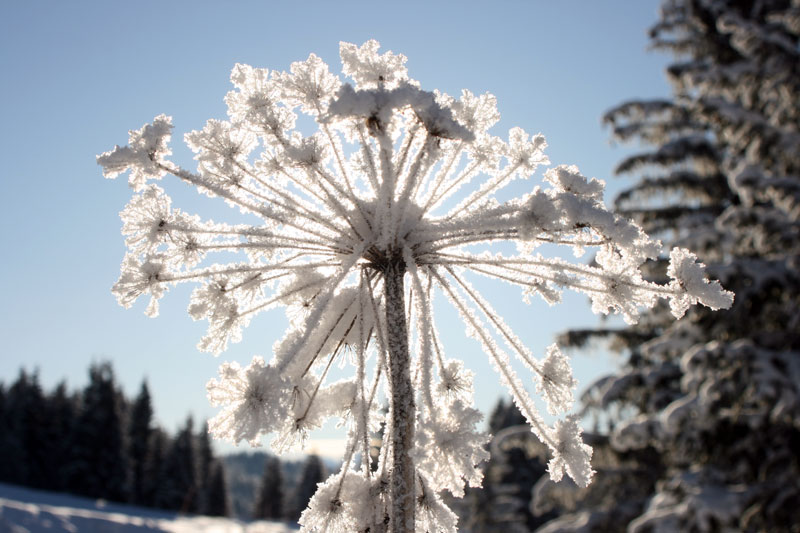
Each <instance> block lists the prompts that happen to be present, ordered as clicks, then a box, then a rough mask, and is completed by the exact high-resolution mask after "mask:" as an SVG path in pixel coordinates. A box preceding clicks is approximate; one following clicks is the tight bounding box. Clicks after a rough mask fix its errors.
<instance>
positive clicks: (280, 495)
mask: <svg viewBox="0 0 800 533" xmlns="http://www.w3.org/2000/svg"><path fill="white" fill-rule="evenodd" d="M319 481H322V479H321V478H320V480H319ZM285 490H286V486H285V484H284V479H283V470H282V468H281V461H280V459H278V458H277V457H268V458H267V461H266V463H265V465H264V474H263V475H262V476H261V485H260V487H259V489H258V497H257V498H256V504H255V508H254V509H253V518H255V519H259V520H282V519H283V518H284V517H285V516H286V510H285V508H284V506H285V502H284V497H285V494H284V491H285ZM309 499H310V498H309ZM303 508H305V507H303ZM301 511H302V509H301ZM297 518H300V513H298V514H297Z"/></svg>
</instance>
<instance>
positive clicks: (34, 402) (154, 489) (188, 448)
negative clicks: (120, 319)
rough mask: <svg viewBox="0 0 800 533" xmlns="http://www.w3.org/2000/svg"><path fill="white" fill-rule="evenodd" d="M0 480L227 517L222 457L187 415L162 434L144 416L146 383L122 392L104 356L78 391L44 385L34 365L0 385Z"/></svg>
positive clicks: (148, 411)
mask: <svg viewBox="0 0 800 533" xmlns="http://www.w3.org/2000/svg"><path fill="white" fill-rule="evenodd" d="M0 455H2V457H3V461H0V482H5V483H12V484H17V485H23V486H28V487H32V488H36V489H42V490H51V491H59V492H69V493H72V494H76V495H81V496H86V497H89V498H97V499H105V500H110V501H115V502H123V503H130V504H134V505H139V506H145V507H154V508H160V509H168V510H174V511H178V512H182V513H197V514H207V515H212V516H227V515H228V514H229V512H230V511H229V510H230V503H229V499H228V490H227V487H226V481H225V471H224V466H223V463H222V461H221V460H220V459H218V458H217V457H215V456H214V453H213V450H212V448H211V443H210V440H209V436H208V432H207V431H206V428H205V425H204V424H201V425H200V427H199V428H197V430H195V427H194V423H193V420H192V418H191V417H189V418H187V420H186V422H185V424H184V425H183V426H182V427H181V428H180V429H179V430H178V431H177V432H176V433H175V434H174V435H170V434H169V433H168V432H167V431H165V430H164V429H163V428H161V427H159V426H158V425H157V424H156V423H155V422H154V419H153V407H152V402H151V396H150V391H149V389H148V387H147V383H146V382H143V383H142V385H141V388H140V390H139V393H138V394H137V396H136V397H135V398H133V399H132V400H130V399H128V398H126V397H125V395H124V394H123V393H122V391H121V390H120V388H119V386H118V384H117V382H116V380H115V377H114V371H113V369H112V366H111V364H110V363H107V362H102V363H96V364H93V365H92V366H91V367H90V368H89V381H88V384H87V385H86V387H85V388H83V390H79V391H70V390H68V388H67V386H66V384H65V383H64V382H61V383H60V384H58V385H57V386H55V387H54V388H53V389H52V390H51V391H44V390H43V388H42V386H41V384H40V383H39V376H38V373H37V372H32V373H31V372H27V371H26V370H24V369H23V370H20V373H19V376H18V377H17V379H16V380H15V381H14V382H13V383H11V384H10V385H8V386H6V385H5V384H0Z"/></svg>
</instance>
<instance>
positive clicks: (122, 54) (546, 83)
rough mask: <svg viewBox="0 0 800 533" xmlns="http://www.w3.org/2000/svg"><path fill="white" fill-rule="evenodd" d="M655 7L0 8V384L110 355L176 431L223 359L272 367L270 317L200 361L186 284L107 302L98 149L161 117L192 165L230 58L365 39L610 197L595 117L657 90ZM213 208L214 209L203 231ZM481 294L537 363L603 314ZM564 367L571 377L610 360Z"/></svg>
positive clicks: (145, 2)
mask: <svg viewBox="0 0 800 533" xmlns="http://www.w3.org/2000/svg"><path fill="white" fill-rule="evenodd" d="M657 9H658V2H656V1H655V0H619V1H616V2H595V1H590V0H585V1H572V0H564V1H559V2H545V1H533V0H530V1H521V0H520V1H496V2H493V3H491V4H490V3H489V2H488V1H486V0H483V1H467V0H462V1H459V2H435V1H431V0H427V1H408V0H406V1H403V2H400V1H397V2H392V3H389V2H380V1H377V0H372V1H369V2H348V1H339V2H334V1H306V2H270V1H266V0H264V1H260V2H256V1H251V2H235V1H231V2H201V1H192V2H188V1H187V2H177V1H176V2H164V1H150V0H140V1H137V2H125V3H122V2H108V1H102V2H90V1H82V2H64V1H49V2H47V1H36V2H3V3H2V5H0V72H2V75H1V76H0V106H2V113H1V114H0V117H1V118H2V120H3V124H2V126H0V158H1V159H0V160H1V161H2V165H0V178H1V179H2V192H0V238H1V239H2V241H1V242H2V259H0V290H1V292H0V294H2V297H0V339H1V340H2V348H1V349H0V350H1V351H0V381H2V382H4V383H6V384H8V383H9V382H11V381H13V380H14V379H15V378H16V376H17V373H18V371H19V369H20V367H25V368H27V369H34V368H38V369H39V373H40V377H41V381H42V383H43V385H44V386H45V387H47V388H50V387H52V386H53V385H54V384H55V383H56V382H58V381H60V380H61V379H66V380H67V382H68V384H69V386H70V387H73V388H74V387H82V386H84V385H85V383H86V375H87V369H88V366H89V364H90V363H91V362H92V361H100V360H110V361H111V362H112V363H113V365H114V368H115V370H116V372H117V377H118V379H119V381H120V383H121V385H122V387H123V389H124V390H125V392H126V393H127V394H128V395H129V396H133V395H134V394H135V393H136V392H137V391H138V388H139V385H140V384H141V382H142V380H143V379H147V381H148V383H149V385H150V388H151V392H152V395H153V397H154V403H155V410H156V413H157V416H158V419H159V421H160V422H161V423H162V424H163V425H165V426H166V427H167V428H168V429H169V430H174V429H175V428H176V427H177V426H178V425H179V424H181V423H182V421H183V420H184V418H185V416H186V415H187V414H188V413H190V412H191V413H193V414H194V415H195V418H196V419H202V418H206V417H210V416H212V415H213V414H214V410H213V409H212V408H211V407H210V406H209V405H208V404H207V401H206V398H205V386H204V385H205V383H206V381H207V380H208V379H210V378H211V377H215V376H216V371H217V367H218V365H219V364H220V363H221V362H222V361H223V360H237V361H240V362H241V363H243V364H246V363H247V362H249V360H250V359H251V357H252V355H254V354H261V355H264V356H265V357H266V358H267V359H269V357H270V351H271V346H272V344H273V342H274V341H275V340H276V339H278V338H280V337H281V334H282V331H283V329H284V327H285V324H286V322H285V319H284V317H283V314H282V312H281V311H280V310H277V311H275V312H272V313H265V314H262V315H260V316H259V318H258V319H256V320H254V321H253V323H252V324H251V325H250V327H249V328H248V329H247V330H246V331H245V334H244V337H245V339H244V341H243V342H242V343H240V344H236V345H233V346H232V347H230V348H229V349H228V351H227V352H225V353H224V354H223V355H222V356H221V357H220V358H214V357H213V356H211V355H209V354H206V353H199V352H197V350H196V349H195V344H196V342H197V341H198V340H199V338H200V337H201V336H202V334H203V332H204V331H205V323H204V322H203V323H199V322H192V320H191V319H190V318H189V316H188V314H187V313H186V307H187V305H188V295H189V292H190V288H189V287H185V288H179V289H178V290H171V291H170V293H168V294H167V296H166V297H165V298H164V299H163V300H162V302H161V316H160V317H159V318H157V319H155V320H153V319H148V318H147V317H145V316H144V314H143V310H144V305H137V306H135V307H134V308H133V309H131V310H125V309H123V308H122V307H120V306H119V305H117V303H116V301H115V299H114V297H113V296H112V294H111V292H110V287H111V285H112V284H113V283H114V282H115V281H116V278H117V276H118V274H119V264H120V262H121V260H122V257H123V254H124V244H123V239H122V237H121V235H120V227H121V223H120V220H119V218H118V212H119V211H120V210H121V209H122V208H123V207H124V206H125V204H126V203H127V201H128V199H129V198H130V194H131V191H130V190H129V189H128V188H127V185H126V180H125V179H120V180H117V181H108V180H104V179H103V178H102V176H101V172H100V168H99V167H98V166H97V165H96V163H95V155H96V154H99V153H102V152H104V151H106V150H109V149H111V148H113V146H114V144H125V143H126V142H127V130H129V129H133V128H137V129H138V128H139V127H141V125H142V124H144V123H145V122H149V121H151V120H152V119H153V117H154V116H156V115H158V114H160V113H166V114H168V115H171V116H172V117H173V121H174V124H175V135H174V136H173V142H172V147H173V152H174V153H175V159H176V160H177V161H178V162H180V163H182V164H183V165H184V166H189V167H192V166H193V165H192V161H191V156H190V154H189V152H188V150H187V149H186V148H185V147H183V146H182V144H181V138H182V135H183V133H185V132H187V131H190V130H193V129H200V128H202V127H203V125H204V124H205V121H206V120H207V119H209V118H225V105H224V103H223V97H224V95H225V93H226V92H227V91H228V90H230V89H231V86H230V83H229V80H228V78H229V73H230V69H231V67H232V66H233V65H234V63H236V62H241V63H249V64H251V65H254V66H258V67H268V68H271V69H278V70H286V69H288V67H289V65H290V63H291V62H292V61H297V60H302V59H305V58H306V57H307V56H308V54H309V53H311V52H314V53H316V54H317V55H319V56H320V57H322V58H323V60H325V61H326V62H327V63H328V64H329V65H330V66H331V70H332V71H334V72H337V73H338V72H339V71H340V64H339V59H338V43H339V41H349V42H353V43H356V44H359V45H360V44H361V43H363V42H364V41H366V40H367V39H370V38H374V39H377V40H378V41H380V42H381V44H382V47H383V49H384V50H389V49H390V50H393V51H394V52H399V53H403V54H405V55H406V56H407V57H408V58H409V59H408V63H407V66H408V69H409V75H410V76H411V77H412V78H414V79H416V80H419V81H420V82H421V84H422V88H423V89H426V90H433V89H439V90H442V91H444V92H447V93H450V94H452V95H458V94H460V90H461V89H462V88H467V89H470V90H471V91H472V92H473V93H476V94H477V93H484V92H491V93H493V94H494V95H495V96H496V97H497V100H498V105H499V110H500V113H501V115H502V119H501V121H500V123H499V124H498V125H497V126H495V128H494V132H495V134H497V135H500V136H503V137H505V136H506V134H507V131H508V129H509V128H511V127H513V126H521V127H523V128H524V129H525V130H526V131H529V132H531V133H535V132H539V131H540V132H542V133H544V135H545V136H546V137H547V141H548V143H549V148H548V150H547V153H548V154H549V157H550V159H551V161H552V162H553V163H554V164H561V163H569V164H577V165H578V166H579V167H580V169H581V170H582V171H583V173H584V174H586V175H588V176H596V177H598V178H601V179H606V180H607V182H609V188H611V189H612V190H614V189H618V187H619V184H617V183H614V181H616V180H615V178H613V177H612V169H613V168H614V166H615V164H616V163H617V162H618V161H619V160H620V158H621V157H622V156H623V155H624V154H625V153H626V151H625V150H623V149H621V148H615V147H612V146H610V144H609V141H608V132H607V131H606V130H604V129H603V128H602V127H601V125H600V117H601V115H602V113H603V112H604V111H605V110H606V109H608V108H609V107H611V106H614V105H616V104H618V103H620V102H621V101H623V100H626V99H629V98H638V97H652V96H663V95H666V94H667V92H668V87H667V85H666V82H665V81H664V78H663V72H662V71H663V67H664V65H665V62H666V58H665V57H663V56H660V55H656V54H653V53H647V52H646V47H647V37H646V31H647V28H648V27H649V26H650V25H651V24H652V23H653V22H654V21H655V20H656V16H657ZM538 181H539V178H538V177H537V178H535V179H534V182H533V183H530V182H528V183H525V184H523V185H524V187H525V188H527V189H528V190H529V189H531V188H532V187H533V186H534V185H535V184H537V183H538ZM174 190H175V191H177V192H176V193H174V194H173V196H174V200H175V205H176V206H177V207H181V208H186V210H187V211H189V212H192V211H193V206H194V205H195V204H197V205H200V204H199V203H198V202H200V201H199V200H197V198H196V197H197V196H198V195H197V194H196V193H194V192H193V191H190V190H188V188H185V187H182V188H179V189H174ZM220 203H221V202H220ZM202 206H203V207H206V206H207V204H206V203H203V204H202ZM227 212H228V210H227V208H225V207H224V206H222V207H212V208H211V214H212V216H213V217H214V218H215V219H219V220H223V221H224V220H225V216H226V214H227ZM206 213H208V211H206ZM489 296H491V297H492V301H493V302H494V303H495V305H496V307H498V308H499V310H500V311H501V312H502V313H504V314H505V316H506V318H507V319H508V321H509V323H510V324H511V325H512V327H514V328H515V330H516V331H517V332H518V333H519V334H520V336H521V337H522V338H523V339H524V340H525V341H526V342H527V343H528V344H529V345H530V347H531V348H532V349H533V351H534V353H537V354H542V353H543V350H544V347H545V346H547V345H548V344H550V343H551V342H552V341H553V337H554V335H556V334H557V333H558V332H560V331H563V330H564V329H567V328H569V327H582V326H589V325H592V324H597V323H598V322H599V318H597V317H594V316H593V315H591V313H590V311H589V306H588V304H587V301H586V299H585V298H584V297H581V296H568V297H567V298H565V301H564V303H562V304H561V305H560V306H557V307H553V308H549V307H547V306H546V304H543V303H540V302H538V301H537V302H535V303H534V304H533V305H530V306H526V305H525V304H523V303H522V298H521V295H520V294H519V291H517V290H515V289H514V290H512V289H510V288H507V287H498V288H497V290H496V291H495V289H492V294H490V295H489ZM142 303H143V304H146V302H142ZM446 313H447V311H445V314H446ZM450 315H451V316H452V313H450ZM439 323H440V324H439V325H440V327H442V328H444V329H447V333H446V334H445V336H447V337H450V336H451V335H450V334H451V333H452V337H453V340H452V341H450V342H448V344H447V345H446V346H447V347H448V348H449V350H450V354H451V355H458V356H461V357H462V358H464V359H465V360H466V361H467V366H468V367H470V368H472V369H473V370H475V371H476V372H477V378H476V390H477V403H478V407H479V408H481V409H483V410H484V411H487V410H488V409H490V408H491V406H492V405H493V404H494V402H495V401H496V400H497V398H498V397H499V396H501V395H502V394H503V391H502V389H501V387H500V385H499V382H498V378H497V376H496V375H495V374H494V372H493V371H492V370H491V367H490V365H489V364H488V362H486V358H485V357H484V356H483V355H482V354H481V353H480V348H479V346H478V345H477V343H474V342H472V341H468V340H465V339H462V338H463V333H462V332H463V327H462V326H461V325H459V324H458V323H457V322H456V321H455V320H453V321H449V319H447V318H442V319H440V320H439ZM574 355H575V357H574V366H575V367H576V375H577V377H578V379H579V380H580V381H581V383H582V384H583V385H585V384H586V383H587V382H588V381H590V380H591V379H592V377H593V376H597V375H598V374H599V373H602V372H603V371H604V368H608V366H607V365H608V364H611V363H610V362H609V360H608V359H607V358H605V357H602V356H601V355H599V354H597V353H594V354H592V353H590V352H585V353H583V354H580V355H579V354H574ZM321 435H322V436H323V437H335V434H334V433H332V432H330V431H324V432H323V433H322V434H321Z"/></svg>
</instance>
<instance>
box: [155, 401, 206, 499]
mask: <svg viewBox="0 0 800 533" xmlns="http://www.w3.org/2000/svg"><path fill="white" fill-rule="evenodd" d="M193 425H194V422H193V421H192V418H191V417H189V418H188V419H187V420H186V424H185V425H184V427H183V428H181V429H180V430H179V431H178V433H177V435H176V436H175V439H174V440H173V441H172V443H171V445H170V447H169V450H168V451H167V454H166V456H165V457H164V463H163V468H162V470H161V476H160V478H161V483H160V486H159V488H158V490H157V493H156V506H157V507H161V508H163V509H173V510H176V511H180V512H182V513H194V512H197V505H198V485H197V471H196V463H195V455H196V449H195V439H194V430H193Z"/></svg>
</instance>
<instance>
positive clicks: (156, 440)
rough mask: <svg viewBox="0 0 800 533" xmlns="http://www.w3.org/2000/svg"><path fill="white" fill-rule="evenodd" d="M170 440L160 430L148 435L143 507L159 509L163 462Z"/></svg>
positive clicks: (163, 474) (163, 482) (157, 429)
mask: <svg viewBox="0 0 800 533" xmlns="http://www.w3.org/2000/svg"><path fill="white" fill-rule="evenodd" d="M170 444H171V439H170V437H169V435H167V433H166V432H165V431H164V430H163V429H161V428H154V429H153V432H152V434H151V435H150V442H149V444H148V448H149V450H150V452H149V453H148V455H147V458H146V460H145V464H144V479H143V485H144V487H143V488H144V505H146V506H148V507H161V506H162V501H161V490H162V486H163V485H164V484H165V482H166V479H165V460H166V456H167V452H168V451H169V449H170Z"/></svg>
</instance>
